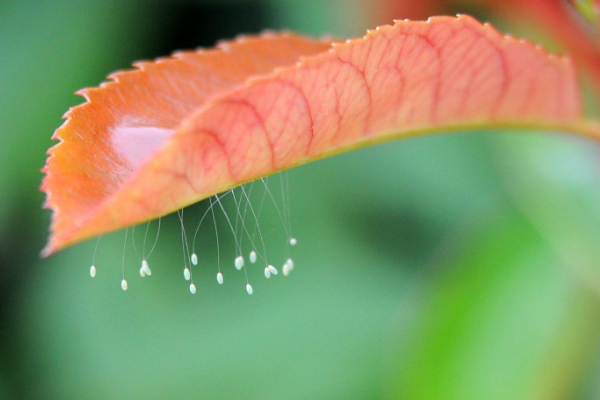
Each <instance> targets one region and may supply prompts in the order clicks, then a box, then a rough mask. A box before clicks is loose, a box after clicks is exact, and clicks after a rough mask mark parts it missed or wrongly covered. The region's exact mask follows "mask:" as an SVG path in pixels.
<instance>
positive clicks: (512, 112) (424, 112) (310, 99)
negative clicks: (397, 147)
mask: <svg viewBox="0 0 600 400" xmlns="http://www.w3.org/2000/svg"><path fill="white" fill-rule="evenodd" d="M137 66H138V68H140V69H139V70H138V71H134V72H122V73H118V74H115V75H112V76H111V79H113V80H114V82H111V83H107V84H104V85H102V86H101V87H100V88H97V89H86V90H84V91H82V92H80V94H82V95H83V96H84V97H86V99H87V100H88V102H87V103H86V104H84V105H82V106H79V107H75V108H73V109H71V110H70V112H69V113H68V114H67V117H68V118H69V119H68V120H67V122H66V123H65V124H64V125H63V126H62V127H61V128H59V129H58V130H57V132H56V133H55V136H54V137H55V138H57V139H60V140H61V143H59V144H58V145H56V146H55V147H53V148H52V149H50V151H49V155H50V157H49V159H48V163H47V165H46V167H45V169H44V171H45V172H46V177H45V179H44V183H43V186H42V189H43V190H44V191H45V192H46V193H47V202H46V206H47V207H48V208H51V209H52V210H53V212H54V213H53V221H52V227H51V237H50V240H49V243H48V245H47V247H46V248H45V250H44V255H49V254H51V253H53V252H54V251H56V250H59V249H61V248H64V247H65V246H67V245H69V244H73V243H75V242H77V241H80V240H83V239H86V238H89V237H92V236H94V235H98V234H101V233H105V232H109V231H112V230H115V229H119V228H122V227H125V226H129V225H132V224H136V223H140V222H143V221H146V220H149V219H152V218H156V217H158V216H160V215H164V214H167V213H169V212H172V211H174V210H176V209H179V208H181V207H183V206H186V205H189V204H191V203H194V202H197V201H199V200H202V199H204V198H206V197H209V196H211V195H214V194H216V193H219V192H222V191H224V190H228V189H230V188H232V187H235V186H237V185H239V184H242V183H244V182H248V181H251V180H254V179H256V178H259V177H261V176H264V175H268V174H272V173H274V172H276V171H279V170H283V169H286V168H290V167H293V166H295V165H299V164H303V163H306V162H309V161H313V160H316V159H319V158H322V157H325V156H329V155H333V154H336V153H339V152H342V151H346V150H350V149H353V148H358V147H361V146H365V145H369V144H374V143H378V142H382V141H386V140H391V139H394V138H400V137H408V136H414V135H417V134H425V133H429V132H435V131H444V130H454V129H468V128H478V127H528V128H544V129H553V130H566V131H571V132H575V133H579V134H583V135H592V136H595V135H597V127H596V125H594V124H591V123H588V122H584V121H582V116H581V113H582V111H581V108H582V106H581V99H580V95H579V91H578V86H577V80H576V76H575V72H574V68H573V65H572V63H571V62H570V60H569V59H567V58H565V57H556V56H553V55H548V54H546V53H545V52H544V51H542V50H541V49H539V48H536V47H534V46H533V45H531V44H529V43H527V42H524V41H521V40H517V39H514V38H511V37H503V36H502V35H500V34H499V33H498V32H497V31H496V30H494V29H493V28H492V27H491V26H489V25H487V24H486V25H482V24H480V23H478V22H477V21H475V20H474V19H473V18H471V17H468V16H460V17H458V18H454V17H436V18H431V19H429V20H428V21H426V22H410V21H398V22H396V23H395V25H394V26H383V27H380V28H378V29H377V30H375V31H370V32H368V34H367V35H366V36H365V37H364V38H360V39H355V40H349V41H346V43H333V44H329V43H327V42H319V41H312V40H309V39H303V38H300V37H297V36H292V35H282V36H278V35H271V36H268V37H256V38H247V39H244V40H241V41H237V42H233V43H230V44H225V45H222V46H221V48H220V49H217V50H213V51H208V52H200V53H191V52H187V53H179V54H176V55H175V56H174V57H173V58H171V59H167V60H158V61H157V62H156V63H142V64H138V65H137Z"/></svg>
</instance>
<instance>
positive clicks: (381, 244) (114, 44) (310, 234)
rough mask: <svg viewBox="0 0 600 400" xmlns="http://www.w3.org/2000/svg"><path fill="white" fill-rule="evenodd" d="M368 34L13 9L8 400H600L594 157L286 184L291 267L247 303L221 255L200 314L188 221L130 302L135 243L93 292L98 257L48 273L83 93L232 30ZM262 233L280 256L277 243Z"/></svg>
mask: <svg viewBox="0 0 600 400" xmlns="http://www.w3.org/2000/svg"><path fill="white" fill-rule="evenodd" d="M457 11H460V10H457ZM395 17H399V16H390V20H391V19H392V18H395ZM369 22H370V19H369V4H368V3H367V2H360V1H349V2H345V1H342V0H337V1H332V2H318V1H301V0H294V1H286V2H278V1H275V0H273V1H263V2H258V1H255V2H250V1H228V2H217V1H184V0H180V1H166V0H165V1H158V0H156V1H150V2H146V1H141V0H140V1H128V2H121V1H116V0H113V1H101V2H91V1H83V2H82V1H74V0H71V1H69V0H62V1H53V2H38V1H33V0H23V1H5V2H3V3H1V4H0V49H2V57H1V58H0V94H1V95H0V121H2V123H1V125H0V131H1V132H0V133H1V135H0V137H2V146H0V160H1V164H0V165H1V167H2V168H0V187H1V188H2V190H0V293H1V296H2V297H1V298H2V301H1V302H0V321H1V323H0V399H107V398H110V399H126V398H127V399H130V398H144V399H164V398H178V399H185V398H247V399H307V398H344V399H375V398H402V399H438V398H439V399H483V398H484V399H566V398H568V399H595V398H598V396H600V385H599V384H598V380H597V379H596V377H597V376H598V373H599V372H600V351H599V350H600V349H599V347H598V344H599V341H598V338H599V336H598V334H599V328H600V326H599V324H598V321H599V317H600V312H599V309H598V299H599V296H600V269H599V268H598V261H597V260H599V259H600V250H599V248H598V245H597V243H599V242H600V206H599V204H600V201H599V200H600V181H599V179H598V173H597V171H598V170H599V163H598V160H599V157H598V147H597V145H596V144H595V143H591V142H587V141H584V140H582V139H573V138H570V137H566V136H562V135H542V134H536V133H531V132H527V133H522V132H512V133H508V132H469V133H454V134H452V135H447V136H444V135H440V136H432V137H423V138H413V139H408V140H405V141H399V142H394V143H388V144H383V145H379V146H376V147H372V148H368V149H363V150H360V151H356V152H352V153H348V154H344V155H341V156H338V157H335V158H332V159H327V160H323V161H320V162H317V163H313V164H310V165H307V166H305V167H302V168H298V169H296V170H292V171H290V175H289V176H290V180H291V187H292V190H291V197H290V201H291V206H292V221H293V226H294V230H295V235H296V236H297V237H298V238H299V242H300V243H299V245H298V246H297V248H296V249H294V251H295V260H296V269H295V271H294V273H293V274H292V276H291V277H289V278H287V279H283V278H281V277H276V278H274V279H272V280H273V281H275V282H272V281H269V282H267V281H265V280H264V279H260V277H261V271H260V270H259V269H256V270H252V269H250V271H249V274H250V278H251V280H252V282H253V285H254V287H255V294H254V295H253V296H252V297H249V296H248V295H246V293H245V291H244V283H245V281H244V279H243V277H242V276H241V274H239V273H238V274H234V273H233V271H232V270H233V268H231V266H230V265H229V264H227V263H229V258H227V256H225V255H224V257H225V260H224V261H223V263H224V265H226V268H228V269H227V270H226V273H225V285H223V286H222V287H220V286H218V285H217V284H216V282H215V280H214V274H215V273H216V269H215V266H214V263H212V262H211V263H208V264H209V265H204V266H200V267H198V268H197V270H196V275H195V276H196V284H197V286H198V294H197V295H196V296H191V295H190V294H189V292H188V290H187V283H186V282H185V281H184V280H183V278H182V276H181V270H182V267H183V261H182V259H181V239H180V231H179V230H178V221H177V220H176V219H170V220H168V219H167V220H166V221H165V222H164V225H163V228H162V231H161V238H160V240H159V243H158V246H157V250H156V252H155V255H153V258H152V262H151V265H152V267H153V272H154V275H153V276H152V278H149V279H145V280H143V281H141V280H140V279H130V290H129V291H128V292H126V293H124V292H122V291H121V289H120V287H119V281H120V277H121V249H122V246H123V234H122V233H118V234H115V235H111V236H107V237H105V238H103V239H102V241H101V242H100V246H99V250H98V255H97V265H98V277H97V278H96V279H95V280H91V279H90V278H89V275H88V268H89V266H90V263H91V261H92V257H93V253H94V246H95V243H96V242H95V241H91V242H89V243H86V244H83V245H79V246H75V247H73V248H72V249H69V250H66V251H63V252H61V253H59V254H57V255H55V256H53V257H52V258H50V259H48V260H40V259H39V258H38V251H39V249H41V248H42V246H43V242H44V240H45V235H46V230H47V226H48V223H49V212H47V211H43V210H41V208H40V206H41V204H42V202H43V195H42V194H41V193H39V192H38V186H39V183H40V180H41V174H40V173H39V172H38V171H39V169H40V168H41V167H42V165H43V163H44V159H45V155H44V151H45V149H47V148H48V147H49V146H50V145H51V144H52V143H51V141H50V134H51V132H52V131H53V130H54V129H55V128H56V127H58V126H59V125H60V123H61V121H60V116H61V114H62V113H64V112H65V111H66V110H67V109H68V107H69V106H72V105H75V104H77V103H79V102H81V99H80V98H77V97H75V96H73V95H72V93H73V92H74V91H75V90H77V89H79V88H81V87H84V86H96V85H97V84H98V83H99V82H101V81H102V80H103V79H105V76H106V75H107V74H108V73H109V72H110V71H113V70H115V69H119V68H127V67H128V66H129V65H130V63H131V62H132V61H134V60H138V59H149V58H154V57H157V56H162V55H165V54H168V53H169V52H171V51H173V50H175V49H178V48H183V47H194V46H196V45H203V46H210V45H212V44H213V43H214V41H215V40H217V39H219V38H227V37H232V36H234V35H235V34H237V33H240V32H248V31H249V32H253V31H258V30H260V29H263V28H277V29H279V28H284V27H287V28H291V29H294V30H297V31H302V32H306V33H311V34H315V35H320V34H324V33H329V34H334V35H339V36H344V35H360V34H362V33H363V32H364V30H365V29H366V28H369V27H370V26H369V25H368V23H369ZM203 207H205V205H200V206H198V207H195V208H191V209H189V210H186V211H185V218H186V223H187V224H188V227H192V226H194V224H195V221H197V220H198V218H199V215H200V213H201V212H202V211H203V209H204V208H203ZM276 222H277V218H276V215H274V214H273V215H270V216H269V215H265V216H264V221H261V223H264V224H265V226H270V225H269V224H271V225H272V224H273V223H276ZM191 229H193V228H191ZM220 229H221V232H223V234H222V237H221V240H222V243H221V244H222V247H223V249H224V250H223V252H224V254H227V253H226V252H227V250H226V249H231V248H232V243H231V239H230V238H228V237H227V235H226V232H227V230H226V229H227V227H226V225H222V226H221V227H220ZM266 233H267V243H268V246H269V249H274V251H273V253H274V254H275V258H277V257H278V258H279V259H281V257H282V254H280V253H278V252H277V248H278V246H279V247H281V246H280V244H281V243H282V240H283V239H284V237H283V232H281V231H275V232H270V231H269V232H266ZM211 234H212V233H211V231H209V232H205V231H202V232H201V233H200V236H201V238H202V240H203V241H205V242H206V243H208V246H211V243H213V242H212V240H213V239H212V238H211ZM207 257H213V258H214V255H209V256H207ZM232 258H233V257H231V259H232ZM281 260H282V259H281ZM126 268H127V273H128V275H129V276H131V277H133V275H135V274H136V273H137V272H136V271H137V268H138V266H137V261H135V257H134V256H133V253H132V251H131V249H128V253H127V263H126ZM224 268H225V267H224Z"/></svg>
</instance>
